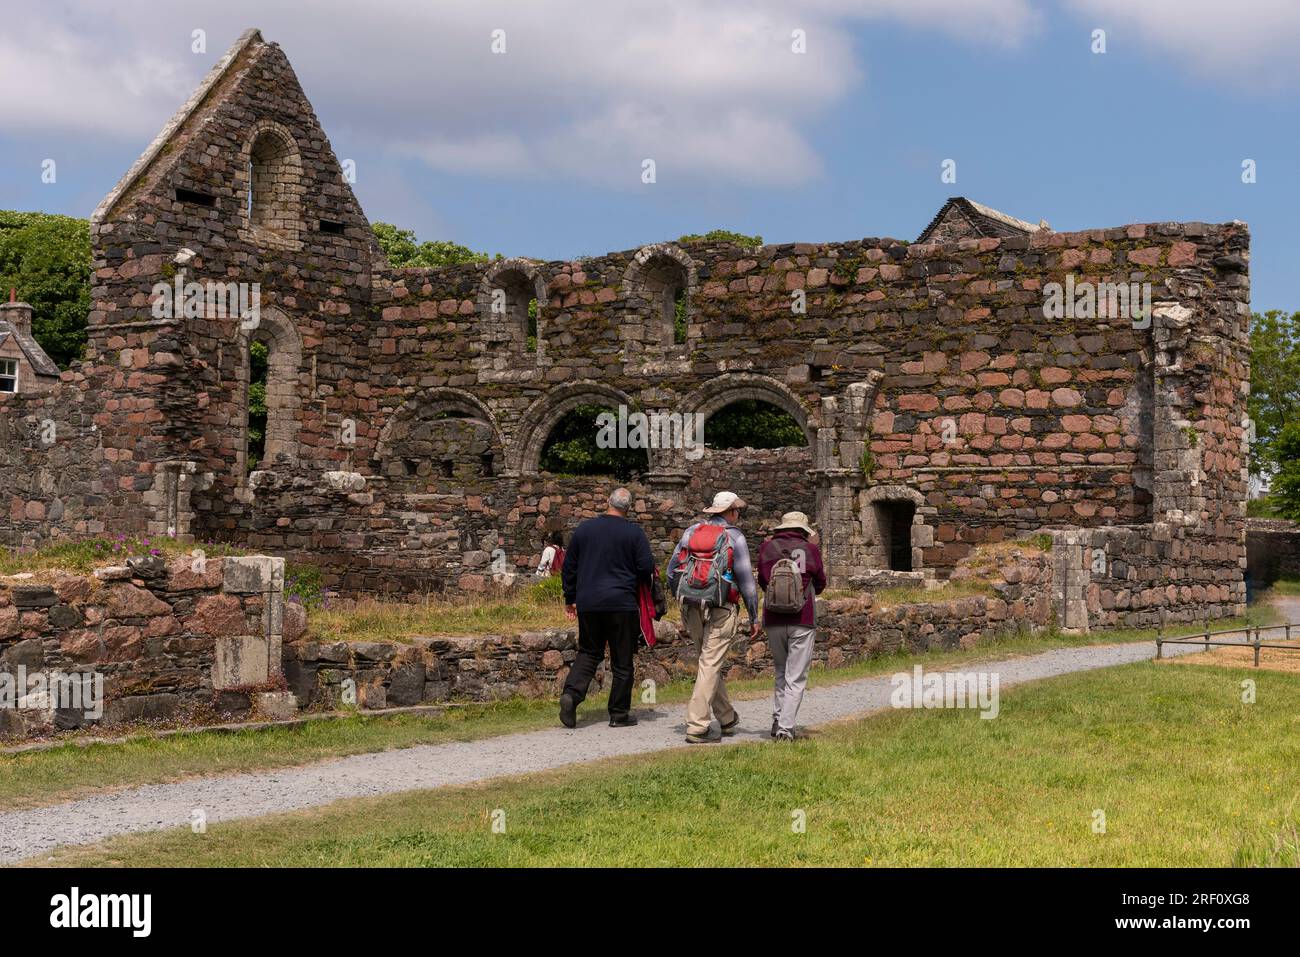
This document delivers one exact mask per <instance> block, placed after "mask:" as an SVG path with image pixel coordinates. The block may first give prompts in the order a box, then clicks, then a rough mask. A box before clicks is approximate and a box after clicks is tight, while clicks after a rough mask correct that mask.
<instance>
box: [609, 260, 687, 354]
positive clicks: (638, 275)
mask: <svg viewBox="0 0 1300 957" xmlns="http://www.w3.org/2000/svg"><path fill="white" fill-rule="evenodd" d="M623 283H624V292H625V295H626V296H627V300H628V305H629V307H630V308H631V309H632V310H633V312H638V311H643V312H644V313H645V314H646V320H645V335H644V337H643V341H644V343H645V344H646V345H647V346H654V347H660V348H662V347H664V346H671V345H684V344H685V343H686V341H687V338H688V333H689V330H690V314H691V291H692V289H693V288H694V286H695V265H694V263H693V262H692V261H691V258H690V257H689V256H687V255H686V253H685V252H683V251H682V250H681V249H680V248H678V247H677V246H674V245H673V244H671V243H662V244H657V245H654V246H646V247H644V248H643V249H641V250H640V251H639V252H638V253H637V254H636V256H635V257H633V259H632V262H631V263H629V265H628V268H627V271H626V272H625V273H624V277H623Z"/></svg>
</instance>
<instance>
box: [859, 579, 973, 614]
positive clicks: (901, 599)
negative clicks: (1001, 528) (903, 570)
mask: <svg viewBox="0 0 1300 957" xmlns="http://www.w3.org/2000/svg"><path fill="white" fill-rule="evenodd" d="M994 594H996V593H995V592H994V591H993V586H992V585H991V584H989V583H988V582H984V581H949V582H944V583H943V584H942V585H940V586H939V587H938V588H926V587H925V586H924V585H897V586H894V587H892V588H878V589H875V590H873V591H872V592H871V595H872V597H873V598H875V599H876V604H877V605H879V606H880V607H882V608H892V607H894V606H895V605H925V604H932V603H934V602H943V601H955V600H956V599H958V598H974V597H976V596H989V595H994Z"/></svg>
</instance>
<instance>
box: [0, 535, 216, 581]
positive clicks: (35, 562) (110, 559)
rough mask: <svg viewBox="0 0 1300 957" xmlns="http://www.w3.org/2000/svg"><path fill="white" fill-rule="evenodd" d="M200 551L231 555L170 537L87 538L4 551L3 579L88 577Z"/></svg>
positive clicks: (0, 557)
mask: <svg viewBox="0 0 1300 957" xmlns="http://www.w3.org/2000/svg"><path fill="white" fill-rule="evenodd" d="M196 547H202V548H203V549H204V551H205V552H206V553H207V554H209V555H220V554H226V553H227V551H228V550H227V549H226V548H225V546H221V545H204V546H195V545H182V544H180V543H178V542H177V541H176V540H175V539H171V538H166V537H159V538H150V537H147V536H146V537H139V536H134V535H130V536H128V535H122V536H118V537H116V538H108V537H100V538H85V539H80V540H78V541H68V542H59V543H57V544H54V545H45V546H42V547H40V548H27V549H8V548H3V547H0V575H18V574H21V573H23V572H32V573H36V572H42V571H53V570H62V571H69V572H77V573H80V574H86V573H88V572H91V571H93V570H94V569H96V568H99V567H101V566H104V565H120V564H123V563H124V562H125V561H126V560H127V559H128V558H140V557H143V556H145V555H149V554H156V555H163V556H167V557H171V556H173V555H180V554H187V555H188V554H189V553H190V552H191V551H193V550H194V549H195V548H196Z"/></svg>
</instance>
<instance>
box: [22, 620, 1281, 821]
mask: <svg viewBox="0 0 1300 957" xmlns="http://www.w3.org/2000/svg"><path fill="white" fill-rule="evenodd" d="M1255 617H1258V615H1256V616H1255ZM1226 626H1227V625H1226V624H1225V627H1226ZM1195 630H1196V629H1195V627H1192V626H1189V627H1187V628H1186V629H1184V630H1183V632H1182V633H1184V634H1190V633H1192V632H1194V631H1195ZM1171 634H1172V632H1171ZM1151 637H1152V634H1151V633H1150V632H1144V631H1136V630H1127V631H1108V632H1096V633H1094V634H1091V635H1082V636H1068V637H1067V636H1054V635H1050V634H1044V635H1035V636H1029V635H1016V634H1010V635H1007V636H1004V637H1001V638H995V639H993V640H990V641H988V642H986V643H985V644H983V645H980V646H979V647H978V648H975V649H970V650H958V651H943V652H932V653H929V654H924V655H908V654H905V653H898V654H891V655H885V656H883V657H880V658H875V659H871V660H868V661H861V662H856V663H854V664H852V665H849V666H847V667H844V668H836V669H834V670H824V669H818V670H814V671H813V672H812V673H811V675H810V676H809V684H810V685H811V686H813V687H817V686H820V685H827V684H835V683H838V682H843V681H849V680H852V679H854V678H861V677H866V676H870V675H878V674H889V673H891V672H894V671H898V670H900V669H907V668H910V667H911V666H912V665H913V664H915V663H921V664H924V665H925V666H926V667H927V668H938V667H947V666H950V665H955V664H962V663H972V662H977V661H981V660H987V659H990V658H1002V657H1011V656H1014V655H1028V654H1034V653H1037V652H1041V651H1047V650H1050V649H1053V648H1061V647H1070V646H1078V645H1086V644H1105V643H1111V642H1122V641H1139V640H1145V639H1149V638H1151ZM691 685H692V683H691V682H690V681H678V682H673V683H671V684H669V685H666V686H662V687H660V688H658V689H657V701H658V703H659V704H661V705H676V704H681V703H682V702H685V701H686V700H687V699H688V698H689V697H690V693H691ZM728 687H729V689H730V690H731V692H732V694H733V696H735V697H756V696H757V697H761V696H763V695H766V694H769V693H770V692H771V687H772V683H771V679H770V678H757V679H753V680H750V681H740V682H730V683H729V684H728ZM604 705H605V699H604V696H603V695H594V696H593V697H591V698H589V699H588V700H587V701H586V702H584V704H583V705H582V709H581V711H580V712H579V713H580V715H581V714H589V713H592V712H599V711H600V710H601V709H603V708H604ZM555 707H556V706H555V702H554V701H553V700H525V699H512V700H510V701H504V702H497V703H492V704H465V705H461V706H458V707H453V708H449V709H448V710H447V712H446V713H444V714H442V715H438V716H419V715H400V716H396V715H395V716H391V717H384V716H382V715H375V716H371V715H364V714H362V715H356V716H351V717H347V718H340V719H338V720H325V721H312V722H307V723H304V724H302V725H300V726H296V727H287V728H283V727H282V728H268V729H263V730H255V731H254V730H250V731H239V732H233V733H232V732H213V731H195V732H193V733H189V734H179V735H172V736H169V737H166V738H155V737H146V736H140V737H136V738H132V739H130V740H128V741H125V742H118V743H102V744H100V743H96V744H90V745H86V746H82V745H76V744H65V745H62V746H60V747H56V748H51V749H48V750H42V751H27V752H21V753H16V754H0V807H11V808H12V807H32V806H36V805H40V804H53V803H57V802H59V801H66V800H72V799H74V798H77V797H81V796H84V795H86V794H89V793H92V792H94V791H97V790H103V789H105V788H117V787H130V786H134V785H140V784H150V783H158V782H163V781H173V780H179V779H182V778H185V777H191V776H195V775H200V774H225V773H237V772H241V771H250V770H256V769H262V768H277V767H289V766H293V765H299V764H306V763H309V762H311V761H317V760H322V759H325V758H330V757H340V756H343V755H348V754H362V753H366V752H374V751H383V750H388V749H391V748H405V747H413V746H415V745H420V744H438V743H442V742H446V741H468V740H474V739H477V738H483V737H490V736H492V735H500V734H510V733H512V732H519V731H531V730H535V729H537V728H544V727H549V726H551V725H553V724H555V721H556V710H555Z"/></svg>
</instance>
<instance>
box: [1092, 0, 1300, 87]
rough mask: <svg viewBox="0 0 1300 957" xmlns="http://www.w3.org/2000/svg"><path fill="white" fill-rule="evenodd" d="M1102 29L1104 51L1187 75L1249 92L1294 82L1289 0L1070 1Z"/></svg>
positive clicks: (1293, 12) (1296, 17)
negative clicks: (1155, 61)
mask: <svg viewBox="0 0 1300 957" xmlns="http://www.w3.org/2000/svg"><path fill="white" fill-rule="evenodd" d="M1069 3H1070V7H1071V8H1072V9H1073V11H1074V12H1075V13H1077V14H1078V15H1079V16H1080V17H1081V18H1090V20H1091V21H1095V23H1090V27H1091V26H1096V27H1101V28H1103V29H1105V30H1106V45H1107V48H1108V50H1110V51H1114V52H1119V51H1121V50H1122V51H1124V52H1125V53H1126V54H1127V55H1131V56H1151V55H1152V54H1153V53H1154V52H1158V53H1159V54H1160V55H1161V60H1162V62H1164V63H1167V64H1168V67H1169V69H1171V70H1180V71H1181V70H1189V71H1192V72H1195V73H1199V74H1201V75H1204V76H1208V77H1210V78H1213V79H1216V80H1227V81H1229V82H1232V83H1234V84H1238V85H1243V86H1250V87H1253V88H1256V89H1259V88H1270V89H1281V88H1285V87H1291V86H1294V85H1295V83H1296V82H1297V81H1298V80H1300V59H1297V57H1296V55H1295V51H1296V48H1297V46H1300V4H1297V3H1296V2H1295V0H1236V2H1231V0H1141V2H1140V3H1138V2H1134V0H1069Z"/></svg>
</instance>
